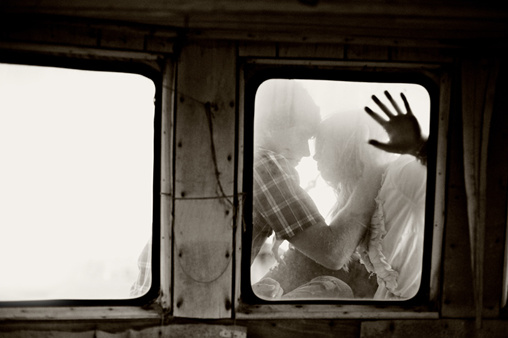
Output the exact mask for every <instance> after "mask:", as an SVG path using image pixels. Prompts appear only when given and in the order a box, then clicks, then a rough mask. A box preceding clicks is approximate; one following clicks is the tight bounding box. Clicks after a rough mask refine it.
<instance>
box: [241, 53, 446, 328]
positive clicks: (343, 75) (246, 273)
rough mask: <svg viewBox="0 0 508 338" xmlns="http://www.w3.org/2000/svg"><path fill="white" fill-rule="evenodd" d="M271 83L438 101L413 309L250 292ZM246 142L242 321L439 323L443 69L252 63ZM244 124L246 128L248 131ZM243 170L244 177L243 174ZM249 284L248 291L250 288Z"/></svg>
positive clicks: (245, 92) (409, 304) (403, 304)
mask: <svg viewBox="0 0 508 338" xmlns="http://www.w3.org/2000/svg"><path fill="white" fill-rule="evenodd" d="M270 78H286V79H322V80H334V79H335V80H351V81H362V82H363V81H365V82H368V81H376V80H377V81H376V82H395V83H400V82H406V83H417V84H420V85H423V86H424V87H425V88H426V89H427V91H428V92H429V95H430V98H431V114H430V131H431V132H430V136H429V159H428V168H429V169H428V172H427V177H428V179H427V196H426V204H427V207H426V212H425V215H426V218H425V224H426V226H425V237H424V253H423V255H424V257H423V271H422V285H423V288H420V290H419V291H418V293H417V295H416V296H415V297H413V298H411V299H409V300H406V301H375V300H333V301H321V300H319V301H307V300H299V301H298V300H292V301H287V300H286V301H267V300H263V299H260V298H258V297H256V296H255V295H254V293H253V292H252V288H251V286H250V251H251V237H252V179H253V178H252V177H253V176H252V170H253V162H252V161H253V160H252V155H253V141H252V140H253V116H254V98H255V92H256V89H257V87H258V86H259V85H260V84H261V83H262V82H263V81H265V80H267V79H270ZM239 83H240V93H239V96H240V126H239V128H240V134H242V133H243V140H241V142H243V145H240V149H244V153H243V154H242V155H243V168H242V165H240V170H242V169H243V177H242V179H240V180H239V182H243V186H239V189H241V193H242V194H244V195H245V202H244V209H243V213H244V214H243V216H242V217H243V219H244V221H245V224H246V225H245V227H244V231H243V234H242V235H239V237H237V240H238V241H239V243H242V249H241V256H242V257H241V259H238V260H237V271H240V272H239V273H237V276H236V285H237V292H238V297H237V298H236V304H235V305H236V317H237V318H274V317H276V318H309V317H310V318H401V316H402V317H408V318H438V308H439V300H438V293H439V283H440V268H441V247H442V241H443V226H444V210H443V206H444V205H445V203H444V198H445V192H444V190H445V173H446V142H447V138H446V133H447V128H448V115H449V96H450V81H449V70H447V68H446V66H444V65H441V64H412V63H390V62H355V61H351V62H349V61H318V60H316V61H307V60H272V59H244V60H243V63H242V65H241V67H240V73H239ZM242 123H243V124H242ZM240 170H239V175H241V171H240ZM242 282H243V283H242Z"/></svg>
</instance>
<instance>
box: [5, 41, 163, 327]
mask: <svg viewBox="0 0 508 338" xmlns="http://www.w3.org/2000/svg"><path fill="white" fill-rule="evenodd" d="M74 52H75V51H74ZM74 52H73V50H72V49H70V52H69V53H70V55H68V54H64V55H62V54H60V53H58V54H55V53H52V52H50V51H40V50H39V51H37V52H33V51H6V52H5V53H3V54H2V56H1V57H0V63H4V64H13V65H27V66H40V67H54V68H65V69H69V70H87V71H102V72H116V73H128V74H138V75H141V76H144V77H146V78H148V79H150V80H151V81H152V82H153V83H154V87H155V95H154V118H153V164H152V165H153V169H152V170H153V171H152V175H153V176H152V201H153V202H152V266H155V267H160V266H161V264H160V262H161V252H162V250H164V251H167V250H169V249H168V248H164V249H163V248H162V247H161V241H160V238H161V194H160V191H161V184H160V182H161V175H162V173H161V169H162V167H161V165H162V160H161V148H162V143H161V142H162V131H161V128H162V97H163V93H162V90H163V85H162V81H163V72H162V71H161V69H160V68H161V67H160V65H159V64H158V63H157V60H158V56H154V55H151V54H148V53H129V54H128V55H126V54H125V53H124V54H122V53H121V52H118V53H114V52H113V53H111V55H108V57H98V56H97V55H96V54H95V51H93V50H79V52H78V53H74ZM151 272H152V285H151V287H150V290H149V291H148V292H147V293H146V294H144V295H143V296H140V297H137V298H133V299H54V300H53V299H50V300H46V299H42V300H21V301H0V319H2V320H3V319H20V318H23V319H50V320H55V319H56V320H60V319H64V320H69V319H72V320H74V319H98V318H101V319H105V318H109V319H121V318H129V319H134V318H137V319H142V318H145V319H155V318H160V311H155V310H154V309H151V308H150V307H146V305H147V304H150V303H153V302H154V301H155V300H156V299H157V298H158V297H159V294H160V292H159V290H160V289H161V287H162V285H161V283H160V281H161V277H160V276H161V270H160V268H157V269H152V271H151ZM143 305H144V306H145V308H142V307H141V306H143Z"/></svg>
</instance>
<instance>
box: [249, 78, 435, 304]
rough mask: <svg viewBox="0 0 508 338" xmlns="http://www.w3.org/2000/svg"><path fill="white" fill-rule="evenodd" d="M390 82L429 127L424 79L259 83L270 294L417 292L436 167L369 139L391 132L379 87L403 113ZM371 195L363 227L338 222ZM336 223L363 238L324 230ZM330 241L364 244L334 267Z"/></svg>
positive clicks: (261, 194)
mask: <svg viewBox="0 0 508 338" xmlns="http://www.w3.org/2000/svg"><path fill="white" fill-rule="evenodd" d="M386 90H387V91H389V92H390V93H391V94H392V96H393V98H394V99H395V100H396V101H397V102H398V106H399V107H400V108H401V110H403V111H404V112H405V106H404V103H403V102H402V100H401V97H400V95H399V94H400V93H403V94H404V95H405V97H407V99H408V101H409V103H410V105H411V108H412V112H413V113H414V115H415V117H416V118H417V120H418V123H419V124H420V127H421V130H422V134H423V135H424V136H426V135H428V130H429V119H430V118H429V115H430V98H429V94H428V92H427V91H426V89H425V88H424V87H422V86H420V85H416V84H393V83H359V82H343V81H321V80H283V79H272V80H267V81H265V82H264V83H262V84H261V85H260V87H259V88H258V91H257V93H256V99H255V113H254V114H255V123H254V179H253V181H254V187H253V238H252V255H251V284H252V288H253V291H254V293H255V294H256V295H257V296H259V297H260V298H263V299H268V300H286V299H351V298H354V299H376V300H393V299H395V300H398V299H409V298H411V297H413V296H414V295H415V294H416V293H417V291H418V289H419V287H420V280H421V271H422V258H423V257H422V255H423V233H424V224H425V219H424V214H425V192H426V173H427V168H426V165H425V163H422V162H421V161H420V160H418V159H417V158H415V157H414V156H411V155H399V154H393V153H388V152H385V151H382V150H380V149H378V148H376V147H373V146H371V145H370V144H368V143H367V142H368V140H370V139H375V140H379V141H381V142H386V141H387V140H388V137H387V134H386V132H385V130H384V129H383V128H382V127H381V126H380V125H379V124H378V123H377V122H375V121H374V120H373V119H372V118H371V117H369V116H368V115H367V114H366V113H365V111H364V107H365V106H369V107H371V108H372V109H373V110H375V111H376V110H377V112H379V115H384V114H383V112H382V111H380V109H379V107H377V106H376V105H375V104H374V103H373V101H372V98H371V96H372V95H376V96H377V97H378V98H379V99H381V100H382V101H383V102H384V103H385V105H386V106H387V107H389V108H390V109H392V110H393V109H394V108H393V107H392V106H391V105H390V103H389V101H387V98H386V97H385V94H384V91H386ZM376 108H377V109H376ZM363 182H369V185H368V186H367V187H364V186H363V185H364V184H365V183H363ZM355 191H356V192H355ZM364 191H365V195H364V198H363V199H364V200H365V201H362V203H366V205H372V208H367V207H366V208H364V209H361V208H360V209H359V210H362V211H361V212H357V213H354V214H355V215H358V218H351V220H350V221H349V223H350V224H353V225H354V226H355V228H354V230H352V231H350V230H344V229H346V228H344V227H343V228H341V227H335V226H334V225H333V224H335V223H334V222H335V220H336V219H338V218H340V217H344V215H346V214H347V215H350V214H351V213H349V214H348V212H349V211H350V210H354V209H352V208H355V206H352V205H354V204H355V203H356V204H357V202H355V201H356V200H357V199H358V197H354V196H361V194H363V192H364ZM366 196H367V197H366ZM356 208H358V206H356ZM341 215H342V216H341ZM362 220H366V221H362ZM323 227H326V228H325V230H323ZM357 229H359V230H357ZM361 229H363V230H361ZM322 231H325V232H322ZM326 231H333V233H335V235H337V234H338V237H339V238H346V239H344V241H347V238H356V237H354V236H350V234H349V232H356V233H358V234H359V235H358V236H359V237H358V239H354V240H350V241H348V242H344V241H342V242H340V241H334V242H332V243H326V238H327V236H326V235H325V236H324V239H325V240H324V241H323V236H322V235H316V233H317V232H320V233H321V234H323V233H325V234H326ZM341 231H342V232H343V234H341ZM316 236H317V237H316ZM319 236H321V237H319ZM316 238H317V240H316ZM319 238H321V241H320V239H319ZM329 238H332V237H329ZM333 238H335V237H333ZM352 241H353V242H352ZM330 246H332V247H334V248H335V249H337V248H339V249H340V247H344V248H345V247H347V246H351V247H352V248H356V250H354V249H353V250H351V251H352V252H351V254H347V257H339V256H340V255H339V256H333V259H335V257H339V258H340V260H341V261H342V260H343V261H344V262H347V263H346V264H342V263H340V264H339V263H337V264H338V265H334V264H333V262H331V263H330V262H329V261H327V258H326V257H325V258H323V256H326V255H325V254H324V253H325V252H328V251H330V252H331V251H333V250H330V249H331V248H330ZM327 250H328V251H327ZM336 251H340V250H336ZM344 251H347V250H344ZM342 255H345V254H342ZM341 264H342V265H341Z"/></svg>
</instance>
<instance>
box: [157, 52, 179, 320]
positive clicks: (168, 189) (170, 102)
mask: <svg viewBox="0 0 508 338" xmlns="http://www.w3.org/2000/svg"><path fill="white" fill-rule="evenodd" d="M174 83H175V65H174V62H173V61H172V60H169V59H168V60H166V63H165V64H164V68H163V79H162V118H161V182H160V186H161V188H160V189H161V219H160V221H161V224H160V227H161V230H160V232H161V233H160V245H161V246H160V248H161V254H160V283H161V285H160V299H159V302H160V305H161V306H162V308H163V309H165V310H169V309H171V305H172V303H171V291H172V290H171V271H172V269H171V264H172V243H173V238H172V232H173V217H172V215H173V201H174V198H173V197H174V196H173V156H174V153H173V136H174V109H173V107H174V91H173V90H171V88H172V87H173V85H174Z"/></svg>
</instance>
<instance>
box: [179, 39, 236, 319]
mask: <svg viewBox="0 0 508 338" xmlns="http://www.w3.org/2000/svg"><path fill="white" fill-rule="evenodd" d="M235 57H236V50H235V46H234V44H233V43H227V42H224V43H221V42H212V43H209V44H208V43H203V44H200V45H194V44H193V45H187V46H184V47H183V49H182V54H181V57H180V61H179V64H178V79H177V94H176V95H177V105H176V107H177V108H176V121H175V122H176V150H175V153H176V154H175V156H176V162H175V198H176V201H175V213H174V214H175V216H174V217H175V218H174V227H175V230H174V238H175V242H174V244H175V245H174V250H175V251H174V257H175V269H174V270H175V271H174V299H173V304H174V311H173V313H174V315H175V316H177V317H191V318H225V317H229V316H231V304H232V299H231V297H232V284H233V283H232V277H233V276H232V266H233V264H232V263H231V260H232V257H233V251H232V250H233V243H232V241H233V194H234V188H235V186H234V182H235V177H234V176H235V175H234V159H233V156H234V153H235V124H236V119H235V95H236V63H235V60H236V58H235Z"/></svg>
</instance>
